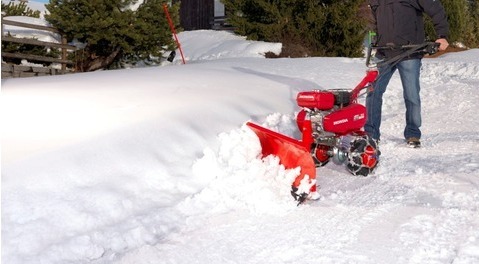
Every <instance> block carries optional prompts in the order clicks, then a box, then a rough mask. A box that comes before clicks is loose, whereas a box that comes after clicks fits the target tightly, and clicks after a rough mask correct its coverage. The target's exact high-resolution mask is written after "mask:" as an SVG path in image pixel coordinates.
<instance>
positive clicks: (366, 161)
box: [347, 135, 380, 177]
mask: <svg viewBox="0 0 479 264" xmlns="http://www.w3.org/2000/svg"><path fill="white" fill-rule="evenodd" d="M379 154H380V152H379V150H378V146H377V144H376V141H374V140H373V139H372V138H371V137H369V136H367V135H365V136H361V137H357V138H356V139H355V140H354V141H353V142H352V144H351V149H350V152H349V155H348V163H347V168H348V170H349V172H351V173H352V174H353V175H355V176H358V175H360V176H365V177H366V176H368V175H369V174H370V173H371V172H372V171H373V170H374V168H376V166H377V164H378V160H379Z"/></svg>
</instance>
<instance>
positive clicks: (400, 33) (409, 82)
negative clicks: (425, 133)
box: [364, 0, 449, 148]
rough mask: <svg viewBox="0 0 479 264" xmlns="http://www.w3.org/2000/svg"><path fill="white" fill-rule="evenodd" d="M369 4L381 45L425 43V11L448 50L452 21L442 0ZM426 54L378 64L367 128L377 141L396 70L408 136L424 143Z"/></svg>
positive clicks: (386, 53)
mask: <svg viewBox="0 0 479 264" xmlns="http://www.w3.org/2000/svg"><path fill="white" fill-rule="evenodd" d="M369 7H370V8H371V11H372V17H373V21H374V26H375V33H376V44H375V45H377V46H387V45H394V46H402V45H413V44H422V43H424V42H425V40H426V37H425V30H424V21H423V14H427V15H428V16H429V17H430V18H431V20H432V22H433V24H434V29H435V31H436V35H437V36H438V39H437V40H436V41H435V42H437V43H439V48H438V49H439V50H445V49H446V48H447V47H448V46H449V43H448V41H447V36H448V34H449V24H448V21H447V18H446V13H445V11H444V7H443V6H442V4H441V2H440V0H369ZM398 52H401V51H398V50H378V51H377V54H376V56H377V57H378V58H380V59H384V60H387V59H388V58H392V57H394V56H396V55H398ZM422 57H423V55H421V54H418V53H416V54H412V55H410V56H408V57H406V58H404V59H402V60H401V61H400V62H398V63H397V64H395V65H394V66H392V67H391V66H389V67H388V65H382V66H380V67H378V71H379V77H378V79H377V80H376V81H375V83H374V84H373V88H372V89H371V90H370V91H368V95H367V97H366V108H367V111H368V114H367V121H366V124H365V126H364V130H365V131H366V133H368V135H369V136H370V137H372V138H373V139H374V140H375V141H376V142H378V141H379V140H380V135H381V134H380V125H381V108H382V102H383V99H382V98H383V94H384V92H385V91H386V87H387V85H388V83H389V80H390V79H391V77H392V75H393V74H394V72H395V71H396V70H398V71H399V75H400V79H401V83H402V87H403V97H404V102H405V106H406V126H405V129H404V137H405V139H406V143H407V145H408V146H410V147H413V148H417V147H420V146H421V142H420V139H421V130H420V126H421V99H420V94H419V93H420V83H419V75H420V68H421V59H422Z"/></svg>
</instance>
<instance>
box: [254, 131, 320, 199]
mask: <svg viewBox="0 0 479 264" xmlns="http://www.w3.org/2000/svg"><path fill="white" fill-rule="evenodd" d="M246 125H247V126H248V127H249V128H251V130H253V131H254V132H255V133H256V135H257V136H258V138H259V141H260V143H261V148H262V154H263V157H266V156H268V155H275V156H277V157H278V158H279V160H280V162H281V164H283V165H284V167H285V168H286V169H294V168H296V167H300V168H301V171H300V174H299V176H298V177H296V179H295V181H294V182H293V183H292V185H293V186H294V187H298V186H299V185H300V182H301V180H302V179H303V178H304V177H305V176H306V175H308V176H309V181H308V182H309V183H311V181H312V180H315V179H316V166H315V164H314V161H313V159H312V157H311V154H310V151H309V147H306V146H310V145H311V143H308V142H303V141H299V140H296V139H294V138H290V137H287V136H285V135H282V134H279V133H277V132H275V131H272V130H269V129H267V128H264V127H262V126H259V125H257V124H254V123H251V122H247V123H246ZM310 191H311V192H313V191H316V184H313V186H312V187H311V190H310Z"/></svg>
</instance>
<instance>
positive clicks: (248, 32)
mask: <svg viewBox="0 0 479 264" xmlns="http://www.w3.org/2000/svg"><path fill="white" fill-rule="evenodd" d="M222 2H223V3H224V5H225V8H226V10H227V17H228V22H229V23H230V24H231V25H233V27H234V28H235V29H236V33H238V34H240V35H244V36H247V37H248V39H252V40H262V41H270V42H281V43H283V54H282V55H283V56H292V57H299V56H346V57H353V56H359V55H361V52H362V42H363V39H364V36H365V24H366V21H365V19H364V18H362V17H359V16H358V13H359V8H360V5H361V4H362V3H363V2H364V0H347V1H332V0H222Z"/></svg>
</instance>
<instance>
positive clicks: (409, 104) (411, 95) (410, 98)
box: [364, 59, 422, 140]
mask: <svg viewBox="0 0 479 264" xmlns="http://www.w3.org/2000/svg"><path fill="white" fill-rule="evenodd" d="M421 65H422V63H421V59H410V60H404V61H401V62H399V63H398V64H396V65H395V66H393V67H388V66H387V65H385V66H382V67H380V68H379V77H378V79H377V80H376V81H375V82H374V84H373V89H372V90H371V91H369V92H368V95H367V97H366V108H367V111H368V112H367V121H366V125H365V126H364V130H365V131H366V132H367V133H368V134H369V135H370V136H371V137H372V138H374V139H376V140H379V138H380V136H381V132H380V130H379V128H380V126H381V108H382V105H383V94H384V92H385V91H386V87H387V85H388V83H389V80H390V79H391V77H392V75H393V74H394V72H395V71H396V69H397V70H398V71H399V75H400V77H401V82H402V87H403V97H404V103H405V105H406V128H405V129H404V137H405V138H406V139H407V138H410V137H416V138H421V130H419V127H420V126H421V98H420V96H419V92H420V90H421V87H420V85H419V75H420V70H421Z"/></svg>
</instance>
